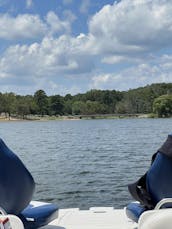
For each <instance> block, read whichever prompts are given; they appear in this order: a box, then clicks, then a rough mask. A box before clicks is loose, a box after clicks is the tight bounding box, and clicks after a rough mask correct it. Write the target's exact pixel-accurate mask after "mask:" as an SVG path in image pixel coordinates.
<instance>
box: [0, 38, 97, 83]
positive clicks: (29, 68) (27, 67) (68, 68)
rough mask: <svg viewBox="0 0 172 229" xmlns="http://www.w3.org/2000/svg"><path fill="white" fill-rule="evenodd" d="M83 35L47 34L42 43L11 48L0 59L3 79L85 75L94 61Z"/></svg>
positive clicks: (0, 74) (91, 67) (0, 73)
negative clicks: (54, 35)
mask: <svg viewBox="0 0 172 229" xmlns="http://www.w3.org/2000/svg"><path fill="white" fill-rule="evenodd" d="M82 40H83V37H82V36H81V35H80V36H78V37H76V38H72V37H70V36H68V35H63V36H60V37H59V38H57V39H54V38H52V37H46V38H44V39H43V40H42V42H41V43H40V44H38V43H33V44H31V45H22V46H20V45H15V46H11V47H9V48H8V49H7V50H6V52H5V53H4V54H3V55H2V57H1V59H0V69H1V72H0V78H4V77H7V78H12V77H13V76H14V77H19V78H20V77H22V78H27V77H30V78H34V79H38V78H39V77H43V78H44V77H53V78H54V77H58V74H63V75H64V74H82V73H85V72H90V71H91V70H92V69H93V62H92V60H91V58H90V57H89V56H88V54H87V53H86V52H85V51H84V50H83V49H82V42H83V41H82Z"/></svg>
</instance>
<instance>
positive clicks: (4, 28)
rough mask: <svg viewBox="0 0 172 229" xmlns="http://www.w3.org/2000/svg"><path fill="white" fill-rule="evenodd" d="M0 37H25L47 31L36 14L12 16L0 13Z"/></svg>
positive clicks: (36, 35)
mask: <svg viewBox="0 0 172 229" xmlns="http://www.w3.org/2000/svg"><path fill="white" fill-rule="evenodd" d="M0 28H1V30H0V38H3V39H7V40H13V39H19V38H23V39H27V38H33V37H36V38H38V37H41V36H43V35H44V34H45V33H46V31H47V26H46V25H45V24H44V23H43V22H42V21H41V19H40V18H39V16H37V15H29V14H23V15H18V16H17V17H12V16H10V15H8V14H1V15H0Z"/></svg>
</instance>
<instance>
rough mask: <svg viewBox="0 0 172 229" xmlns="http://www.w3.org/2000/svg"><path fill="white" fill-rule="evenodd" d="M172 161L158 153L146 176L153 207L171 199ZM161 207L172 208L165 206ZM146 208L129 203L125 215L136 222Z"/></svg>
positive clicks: (138, 204)
mask: <svg viewBox="0 0 172 229" xmlns="http://www.w3.org/2000/svg"><path fill="white" fill-rule="evenodd" d="M171 181H172V160H171V159H170V158H169V157H168V156H166V155H164V154H162V153H160V152H158V153H157V155H156V158H155V160H154V162H153V163H152V165H151V167H150V169H149V170H148V172H147V175H146V187H147V190H148V192H149V194H150V196H151V199H152V202H153V204H154V206H156V204H157V203H158V202H159V201H161V200H162V199H164V198H172V182H171ZM163 207H172V205H169V204H168V206H167V205H165V206H163ZM144 211H146V208H145V207H144V206H142V205H141V204H140V203H135V202H134V203H130V204H129V205H128V206H127V207H126V213H127V216H128V217H129V218H131V219H132V220H134V221H135V222H138V219H139V217H140V216H141V214H142V213H143V212H144Z"/></svg>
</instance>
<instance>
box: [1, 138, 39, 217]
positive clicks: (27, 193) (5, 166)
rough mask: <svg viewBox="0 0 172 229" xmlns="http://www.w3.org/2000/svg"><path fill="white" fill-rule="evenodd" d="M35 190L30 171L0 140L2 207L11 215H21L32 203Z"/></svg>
mask: <svg viewBox="0 0 172 229" xmlns="http://www.w3.org/2000/svg"><path fill="white" fill-rule="evenodd" d="M34 189H35V182H34V180H33V177H32V176H31V174H30V173H29V171H28V170H27V169H26V167H25V166H24V164H23V163H22V161H21V160H20V159H19V158H18V157H17V156H16V155H15V154H14V153H13V152H12V151H11V150H10V149H9V148H8V147H7V146H6V144H5V143H4V142H3V140H2V139H0V207H2V208H3V209H4V210H5V211H6V212H7V213H9V214H15V215H17V214H19V213H20V212H21V211H22V210H23V209H24V208H25V207H26V206H27V205H28V204H29V202H30V201H31V199H32V195H33V192H34Z"/></svg>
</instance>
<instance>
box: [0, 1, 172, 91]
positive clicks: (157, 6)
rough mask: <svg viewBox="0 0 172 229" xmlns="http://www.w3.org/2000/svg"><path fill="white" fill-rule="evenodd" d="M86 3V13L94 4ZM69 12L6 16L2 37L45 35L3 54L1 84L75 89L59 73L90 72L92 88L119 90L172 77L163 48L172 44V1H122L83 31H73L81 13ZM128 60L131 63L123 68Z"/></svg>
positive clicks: (2, 21) (169, 59) (0, 21)
mask: <svg viewBox="0 0 172 229" xmlns="http://www.w3.org/2000/svg"><path fill="white" fill-rule="evenodd" d="M71 2H72V1H70V0H64V1H63V3H64V4H69V3H71ZM83 2H84V1H83ZM86 2H87V5H85V8H84V5H83V9H82V10H83V12H84V9H85V10H86V9H88V7H89V4H88V3H90V1H85V4H86ZM86 6H87V7H86ZM82 10H81V11H82ZM64 14H65V15H66V17H65V20H61V19H60V18H59V16H58V15H57V14H55V13H54V12H52V11H50V12H48V13H47V15H46V16H45V18H44V19H42V18H40V17H39V16H38V15H31V14H23V15H18V16H17V17H12V16H10V15H8V14H5V15H3V14H1V15H0V27H1V30H0V38H1V39H21V38H22V39H35V40H36V38H40V39H39V40H38V41H37V42H34V43H32V44H27V43H26V45H14V46H10V47H9V48H7V50H6V51H5V52H4V53H2V54H1V57H0V69H1V72H0V82H1V85H2V84H3V83H4V84H7V82H10V83H11V84H15V83H16V82H17V81H20V82H21V83H23V85H25V84H26V83H27V85H28V84H29V85H34V84H37V85H38V82H39V86H40V87H41V86H43V85H48V86H49V87H51V88H52V90H56V89H58V90H60V88H61V90H62V88H63V89H64V90H65V91H68V92H69V89H68V87H65V86H63V85H59V83H58V82H57V79H58V78H59V77H64V78H65V77H66V76H67V77H69V76H71V75H72V76H73V77H74V76H75V77H78V79H81V78H82V77H83V75H87V76H88V78H89V80H90V85H89V84H88V89H90V88H101V89H107V88H109V89H118V90H125V89H129V88H133V87H138V86H144V85H145V84H151V83H155V82H170V81H171V80H172V77H171V72H172V64H171V63H172V56H171V55H163V56H161V57H160V53H163V52H162V51H161V52H159V51H160V50H162V49H165V48H168V47H171V40H172V2H170V1H168V0H149V1H148V0H144V1H142V0H132V1H131V0H122V1H120V2H118V3H116V2H115V3H114V4H113V5H106V6H104V7H103V8H102V9H101V10H100V11H99V12H97V13H96V14H95V15H93V16H92V18H91V19H90V21H89V22H88V34H83V33H82V34H79V35H77V36H74V35H73V36H72V35H71V34H72V33H70V32H71V23H72V22H73V21H74V20H76V17H75V15H73V14H72V13H71V11H65V12H64ZM70 19H72V20H71V22H70ZM158 52H159V53H158ZM148 61H150V63H149V62H148ZM126 62H127V64H128V65H126V66H125V69H124V70H121V68H122V63H126ZM102 63H103V64H104V65H103V66H106V65H111V70H110V71H109V72H110V73H106V74H105V73H104V72H103V71H104V69H103V67H102V65H101V64H102ZM118 64H120V67H119V68H118ZM113 65H114V66H117V70H116V69H115V67H114V68H113ZM113 70H114V71H115V73H112V71H113ZM106 71H107V68H106ZM95 72H102V73H101V74H96V73H95ZM107 72H108V71H107ZM92 74H93V75H94V77H93V78H92V79H91V75H92ZM21 79H22V80H21ZM61 79H62V78H61ZM75 79H76V78H75ZM87 83H88V82H87ZM70 86H71V87H72V88H76V85H72V84H71V85H70ZM85 89H86V86H85ZM78 90H79V89H78Z"/></svg>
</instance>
